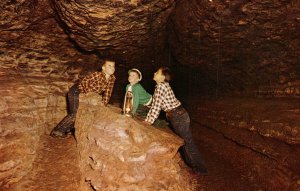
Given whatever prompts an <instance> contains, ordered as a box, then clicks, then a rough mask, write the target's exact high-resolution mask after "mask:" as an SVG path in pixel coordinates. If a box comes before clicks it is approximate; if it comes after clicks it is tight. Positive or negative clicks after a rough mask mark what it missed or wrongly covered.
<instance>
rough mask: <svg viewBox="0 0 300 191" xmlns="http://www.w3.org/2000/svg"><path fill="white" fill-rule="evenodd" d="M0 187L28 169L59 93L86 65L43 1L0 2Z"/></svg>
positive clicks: (61, 110)
mask: <svg viewBox="0 0 300 191" xmlns="http://www.w3.org/2000/svg"><path fill="white" fill-rule="evenodd" d="M0 8H1V14H0V95H1V99H0V188H3V189H4V188H5V187H7V186H9V185H10V184H12V183H15V182H17V181H18V180H19V179H20V178H22V177H23V176H25V175H26V174H27V173H28V172H29V171H30V169H31V167H32V162H33V160H34V158H35V155H36V148H37V145H38V143H39V139H40V135H41V134H43V133H47V134H48V133H49V131H50V130H51V129H52V128H53V127H54V125H55V124H56V123H58V122H59V121H60V120H61V118H62V117H63V116H64V115H65V114H66V100H65V93H66V91H67V90H68V88H69V86H70V85H71V84H72V83H73V81H74V80H76V79H78V77H79V73H80V72H81V71H82V70H83V69H82V68H83V66H84V65H86V64H87V63H91V64H96V63H98V62H99V60H98V58H97V57H96V56H93V55H84V54H82V53H80V52H78V51H77V50H76V48H75V46H74V45H73V44H72V43H70V41H69V40H68V38H69V37H68V36H67V35H66V34H65V33H64V31H63V30H62V28H61V27H60V26H59V25H58V23H57V21H56V20H55V17H54V15H53V11H52V9H51V6H50V4H49V3H48V1H46V0H44V1H35V0H29V1H28V0H26V1H25V0H19V1H5V2H2V3H1V5H0Z"/></svg>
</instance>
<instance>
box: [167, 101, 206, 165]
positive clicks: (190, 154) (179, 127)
mask: <svg viewBox="0 0 300 191" xmlns="http://www.w3.org/2000/svg"><path fill="white" fill-rule="evenodd" d="M167 118H168V119H169V121H170V122H171V125H172V127H173V129H174V131H175V133H176V134H177V135H179V136H180V137H181V138H182V139H183V140H184V143H185V144H184V145H183V147H182V155H183V157H184V159H185V162H186V163H187V164H188V165H189V166H190V167H192V168H199V169H203V170H204V169H206V167H205V164H204V161H203V159H202V156H201V154H200V152H199V150H198V148H197V146H196V145H195V143H194V141H193V137H192V133H191V130H190V116H189V114H188V113H187V111H186V110H185V109H184V108H183V107H182V106H179V107H178V108H176V109H174V110H172V111H171V112H167Z"/></svg>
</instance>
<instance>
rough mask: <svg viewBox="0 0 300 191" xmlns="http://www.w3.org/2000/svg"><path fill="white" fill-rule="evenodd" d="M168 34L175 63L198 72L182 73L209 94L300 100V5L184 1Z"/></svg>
mask: <svg viewBox="0 0 300 191" xmlns="http://www.w3.org/2000/svg"><path fill="white" fill-rule="evenodd" d="M168 30H169V43H170V49H171V52H172V56H173V57H174V63H175V64H176V63H177V65H178V64H179V65H181V66H182V65H184V66H186V67H189V66H192V68H189V69H187V68H181V69H180V71H181V72H180V73H184V76H191V77H186V78H188V79H187V80H188V81H189V83H192V84H194V85H193V86H197V87H200V89H202V93H203V94H205V93H206V94H210V95H211V94H218V95H224V94H227V95H239V96H241V95H247V96H257V97H299V95H300V87H299V86H300V79H299V76H300V68H299V66H300V60H299V55H300V46H299V45H300V38H299V32H298V31H299V30H300V2H299V0H289V1H281V0H262V1H260V0H259V1H258V0H257V1H238V0H235V1H218V0H212V1H208V0H207V1H202V0H191V1H183V0H182V1H178V2H177V4H176V8H175V10H174V12H172V15H171V19H170V22H169V26H168ZM194 89H196V88H194Z"/></svg>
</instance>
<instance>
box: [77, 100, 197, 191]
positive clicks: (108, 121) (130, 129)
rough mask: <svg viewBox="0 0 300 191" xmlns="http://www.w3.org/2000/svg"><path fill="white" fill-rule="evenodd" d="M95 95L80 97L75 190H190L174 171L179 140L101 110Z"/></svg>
mask: <svg viewBox="0 0 300 191" xmlns="http://www.w3.org/2000/svg"><path fill="white" fill-rule="evenodd" d="M99 100H100V99H99V96H98V95H96V94H91V95H80V106H79V110H78V113H77V117H76V123H75V127H76V139H77V142H78V148H79V152H80V158H81V161H80V163H81V164H80V167H81V173H82V175H83V177H82V188H81V190H103V191H112V190H124V191H126V190H127V191H129V190H136V191H137V190H145V191H146V190H149V191H153V190H172V191H183V190H184V191H189V190H193V189H194V188H195V184H193V182H191V181H192V180H191V179H190V178H189V174H188V173H187V172H186V170H185V169H183V168H181V167H180V166H179V162H180V157H179V155H178V148H179V147H180V146H181V145H182V144H183V140H181V139H180V138H179V137H177V136H176V135H174V134H171V133H170V132H165V131H162V130H159V129H156V128H153V127H152V126H143V125H142V124H141V123H139V122H137V121H135V120H133V119H132V118H128V117H126V116H125V115H122V114H121V112H120V110H119V109H116V108H112V107H104V106H103V105H101V102H100V101H99Z"/></svg>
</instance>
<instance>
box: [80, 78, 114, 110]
mask: <svg viewBox="0 0 300 191" xmlns="http://www.w3.org/2000/svg"><path fill="white" fill-rule="evenodd" d="M115 80H116V77H115V76H114V75H111V76H110V77H109V78H108V80H106V78H105V74H104V72H93V73H91V74H89V75H87V76H85V77H84V78H83V79H82V81H81V82H80V84H79V90H80V93H89V92H95V93H99V94H103V97H102V100H103V103H104V105H107V104H108V102H109V99H110V97H111V93H112V90H113V87H114V84H115Z"/></svg>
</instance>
